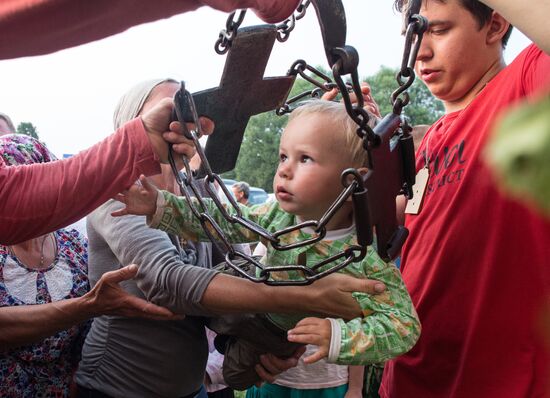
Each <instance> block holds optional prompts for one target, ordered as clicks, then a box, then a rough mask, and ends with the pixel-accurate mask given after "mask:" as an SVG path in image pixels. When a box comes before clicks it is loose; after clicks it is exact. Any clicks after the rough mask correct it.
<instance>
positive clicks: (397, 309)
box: [151, 191, 420, 365]
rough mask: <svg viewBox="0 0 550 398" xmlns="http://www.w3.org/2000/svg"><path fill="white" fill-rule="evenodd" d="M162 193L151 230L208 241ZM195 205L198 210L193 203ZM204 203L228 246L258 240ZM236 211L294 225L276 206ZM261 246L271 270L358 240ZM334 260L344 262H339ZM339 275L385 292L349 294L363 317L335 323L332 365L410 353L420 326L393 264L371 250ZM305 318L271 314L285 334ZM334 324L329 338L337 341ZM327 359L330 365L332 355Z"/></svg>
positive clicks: (283, 240)
mask: <svg viewBox="0 0 550 398" xmlns="http://www.w3.org/2000/svg"><path fill="white" fill-rule="evenodd" d="M162 194H163V198H164V203H162V202H163V201H162V198H160V204H161V205H160V207H159V209H157V215H159V217H157V216H156V218H158V219H153V221H152V223H151V226H152V227H154V228H159V229H161V230H164V231H166V232H169V233H173V234H176V235H180V236H182V237H184V238H185V239H188V240H192V241H201V240H207V239H208V237H207V235H206V233H205V232H204V230H203V229H202V226H201V224H200V221H199V220H197V219H196V218H195V217H194V216H193V213H192V212H191V210H190V208H189V206H188V204H187V201H186V199H185V198H183V197H178V196H175V195H173V194H171V193H169V192H166V191H162ZM193 201H194V204H195V205H197V202H196V199H193ZM204 201H205V203H206V204H207V207H208V213H209V214H210V215H211V216H212V217H213V218H214V219H215V221H216V222H217V223H218V224H219V225H220V227H221V228H222V230H223V231H224V233H225V234H226V237H227V238H228V239H229V240H230V241H231V242H232V243H243V242H256V241H258V240H259V237H258V236H257V235H256V234H255V233H254V232H252V231H250V230H248V229H246V228H243V227H242V226H240V225H238V224H231V223H229V222H228V221H227V220H226V219H225V218H224V217H223V216H222V214H221V212H220V211H219V209H217V208H216V206H215V204H214V202H213V201H212V200H210V199H204ZM226 209H227V210H228V212H230V213H231V212H234V210H233V209H232V208H231V206H227V207H226ZM240 209H241V212H242V215H243V217H244V218H246V219H248V220H251V221H253V222H255V223H256V224H258V225H260V226H261V227H262V228H265V229H266V230H267V231H269V232H270V233H274V232H275V231H279V230H281V229H284V228H286V227H289V226H292V225H295V224H296V223H297V219H296V216H294V215H292V214H289V213H286V212H285V211H283V210H282V209H281V208H280V206H279V203H278V202H276V201H275V202H271V203H266V204H262V205H255V206H251V207H246V206H240ZM160 214H161V215H160ZM311 237H312V235H309V234H307V233H305V232H304V231H303V230H297V231H294V232H292V233H289V234H285V235H282V236H281V237H280V244H281V245H285V244H288V243H292V242H297V241H303V240H306V239H310V238H311ZM263 243H264V244H265V246H266V247H267V254H266V256H265V257H264V259H263V260H262V261H263V262H264V263H265V264H268V265H269V266H283V265H295V264H299V263H300V264H302V265H303V264H304V263H305V264H306V265H308V266H312V265H315V264H317V263H319V262H320V261H321V260H322V259H325V258H327V257H329V256H332V255H334V254H337V253H340V252H342V251H343V250H345V249H346V248H348V247H350V246H353V245H357V240H356V236H355V234H350V235H347V236H346V237H345V238H343V239H338V240H334V241H331V240H321V241H319V242H317V243H314V244H312V245H307V246H305V247H300V248H297V249H291V250H285V251H278V250H275V249H273V248H272V247H271V245H270V244H269V243H266V242H263ZM337 261H342V259H340V260H337ZM332 265H334V263H329V264H327V265H325V266H324V268H321V270H322V269H326V268H328V267H330V266H332ZM338 272H340V273H343V274H347V275H351V276H355V277H359V278H369V279H375V280H379V281H381V282H383V283H384V284H385V285H386V291H385V292H384V293H382V294H377V295H370V294H366V293H360V292H355V293H353V297H354V298H355V299H356V300H357V302H358V303H359V305H360V306H361V308H362V310H363V317H362V318H355V319H352V320H351V321H348V322H345V321H344V320H342V319H338V320H336V322H337V326H339V329H340V333H339V335H340V340H339V342H338V341H336V342H335V343H336V344H337V345H336V347H337V352H338V354H337V358H335V357H334V358H332V360H334V361H335V362H336V363H339V364H343V365H364V364H370V363H379V362H383V361H385V360H387V359H390V358H393V357H396V356H398V355H401V354H403V353H405V352H407V351H408V350H410V349H411V348H412V347H413V346H414V344H415V343H416V340H417V339H418V337H419V335H420V322H419V320H418V316H417V314H416V311H415V309H414V307H413V305H412V302H411V298H410V297H409V293H408V292H407V289H406V288H405V285H404V283H403V280H402V279H401V274H400V272H399V270H398V269H397V268H396V267H395V266H394V265H393V264H392V263H386V262H384V261H383V260H382V259H381V258H380V257H379V256H378V254H377V253H376V250H374V249H373V248H372V247H369V248H368V249H367V254H366V256H365V258H364V259H363V260H362V261H360V262H356V263H353V262H352V263H350V264H349V265H348V266H347V267H345V268H343V269H342V270H340V271H338ZM272 275H273V278H281V279H289V280H296V279H302V276H301V273H300V271H285V272H281V273H278V272H277V273H274V274H272ZM305 316H307V315H303V314H302V315H289V314H269V317H270V318H271V320H272V321H273V322H274V323H275V324H276V325H278V326H279V327H281V328H283V329H285V330H288V329H291V328H292V327H294V325H295V324H296V322H298V321H299V320H300V319H302V318H304V317H305ZM334 325H335V323H334V322H333V338H334V337H335V333H334ZM336 334H338V333H336ZM332 346H333V342H331V351H332ZM338 347H339V349H338ZM329 360H331V358H330V356H329Z"/></svg>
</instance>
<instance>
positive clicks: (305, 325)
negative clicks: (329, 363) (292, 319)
mask: <svg viewBox="0 0 550 398" xmlns="http://www.w3.org/2000/svg"><path fill="white" fill-rule="evenodd" d="M331 335H332V328H331V325H330V321H329V320H328V319H321V318H304V319H302V320H301V321H300V322H298V323H297V324H296V326H295V327H294V328H293V329H290V330H289V331H288V335H287V338H288V341H290V342H292V343H302V344H312V345H316V346H318V347H319V349H318V350H317V351H316V352H315V353H314V354H313V355H310V356H308V357H305V358H304V362H305V363H314V362H317V361H318V360H320V359H323V358H326V357H327V356H328V350H329V347H330V338H331Z"/></svg>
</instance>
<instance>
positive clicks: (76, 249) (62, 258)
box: [0, 229, 90, 398]
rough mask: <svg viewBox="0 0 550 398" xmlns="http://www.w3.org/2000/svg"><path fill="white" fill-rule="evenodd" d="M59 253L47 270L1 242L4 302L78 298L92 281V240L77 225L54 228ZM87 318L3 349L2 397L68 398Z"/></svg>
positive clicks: (1, 302) (0, 277)
mask: <svg viewBox="0 0 550 398" xmlns="http://www.w3.org/2000/svg"><path fill="white" fill-rule="evenodd" d="M54 235H55V238H56V241H57V256H56V258H55V260H54V262H53V263H52V264H51V266H50V267H48V268H46V269H43V270H33V269H30V268H27V267H26V266H25V265H24V264H22V263H21V262H20V261H19V260H18V259H17V258H16V257H14V256H12V255H11V254H10V251H9V249H8V247H7V246H3V245H0V306H2V307H6V306H15V305H32V304H45V303H51V302H53V301H58V300H63V299H68V298H74V297H80V296H83V295H84V294H86V292H87V291H88V290H89V288H90V285H89V283H88V276H87V274H88V253H87V251H88V243H87V241H86V238H84V237H83V236H82V235H80V234H79V233H78V232H77V231H76V230H63V229H60V230H58V231H56V232H55V233H54ZM88 327H89V322H84V323H83V324H80V325H76V326H73V327H71V328H69V329H67V330H64V331H61V332H59V333H57V334H55V335H53V336H51V337H48V338H46V339H44V340H42V341H41V342H39V343H35V344H31V345H27V346H21V347H17V348H13V349H10V350H8V351H5V352H0V396H1V397H4V398H8V397H9V398H11V397H13V398H15V397H17V398H27V397H28V398H31V397H32V398H35V397H44V398H46V397H67V396H68V395H69V386H70V383H71V380H72V375H73V372H74V370H75V369H76V366H77V365H78V361H79V360H80V351H81V348H82V343H83V342H84V337H85V334H86V332H87V330H88Z"/></svg>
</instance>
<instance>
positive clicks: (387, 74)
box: [365, 66, 444, 125]
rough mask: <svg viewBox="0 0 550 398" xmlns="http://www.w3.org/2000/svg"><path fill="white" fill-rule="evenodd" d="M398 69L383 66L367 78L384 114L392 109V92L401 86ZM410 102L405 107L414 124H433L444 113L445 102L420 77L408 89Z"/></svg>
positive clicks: (405, 111)
mask: <svg viewBox="0 0 550 398" xmlns="http://www.w3.org/2000/svg"><path fill="white" fill-rule="evenodd" d="M396 74H397V69H392V68H388V67H385V66H383V67H381V68H380V70H379V71H378V72H377V73H375V74H374V75H372V76H369V77H367V78H366V79H365V81H366V82H368V83H369V85H370V86H371V89H372V95H373V97H374V100H375V101H376V102H377V103H378V105H379V106H380V113H382V116H384V115H386V114H388V113H390V112H391V111H392V104H391V94H392V93H393V92H394V91H395V90H396V89H397V88H398V87H399V86H398V84H397V80H396V78H395V76H396ZM408 93H409V95H410V103H409V105H407V106H406V107H405V109H404V113H405V115H406V116H408V117H409V118H410V122H411V124H412V125H415V124H433V123H434V122H435V121H436V120H437V119H439V118H440V117H441V116H442V115H443V113H444V109H443V103H442V102H441V101H439V100H438V99H437V98H435V97H434V96H433V95H432V94H431V93H430V90H428V88H427V87H426V86H425V85H424V83H422V82H421V81H420V80H419V79H416V80H415V81H414V83H413V85H412V86H411V87H410V88H409V89H408Z"/></svg>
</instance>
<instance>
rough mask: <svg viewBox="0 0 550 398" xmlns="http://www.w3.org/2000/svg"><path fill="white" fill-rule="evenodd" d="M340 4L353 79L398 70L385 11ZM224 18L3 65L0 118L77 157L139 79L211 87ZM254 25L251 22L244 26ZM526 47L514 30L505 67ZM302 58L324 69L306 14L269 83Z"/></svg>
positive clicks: (169, 23) (396, 21) (283, 46)
mask: <svg viewBox="0 0 550 398" xmlns="http://www.w3.org/2000/svg"><path fill="white" fill-rule="evenodd" d="M343 2H344V6H345V7H346V15H347V24H348V35H347V44H349V45H352V46H354V47H355V48H356V49H357V50H358V52H359V55H360V65H359V73H360V75H361V76H367V75H370V74H373V73H375V72H376V71H377V70H378V69H379V68H380V66H381V65H386V66H391V67H397V66H398V65H399V64H400V62H401V53H402V49H403V38H402V37H401V36H400V29H401V20H400V16H399V15H397V14H395V13H394V12H393V10H392V7H391V3H392V2H390V1H379V0H377V1H375V0H344V1H343ZM226 17H227V14H224V13H221V12H218V11H214V10H212V9H208V8H206V7H203V8H202V9H199V10H197V11H195V12H190V13H186V14H182V15H179V16H176V17H172V18H170V19H167V20H162V21H157V22H153V23H149V24H145V25H141V26H137V27H134V28H132V29H130V30H128V31H126V32H123V33H121V34H119V35H116V36H112V37H109V38H106V39H104V40H100V41H97V42H94V43H89V44H85V45H82V46H79V47H75V48H72V49H67V50H63V51H60V52H57V53H54V54H50V55H45V56H40V57H28V58H20V59H16V60H7V61H0V112H3V113H7V114H9V115H10V116H11V117H12V119H13V121H14V124H15V125H17V124H19V123H20V122H32V123H33V124H34V125H35V126H36V127H37V129H38V132H39V134H40V138H41V139H42V140H44V141H45V142H46V144H47V145H48V147H49V148H50V149H51V150H52V151H53V152H54V153H55V154H56V155H58V156H61V155H62V154H64V153H75V152H78V151H80V150H82V149H85V148H87V147H89V146H91V145H93V144H94V143H95V142H97V141H99V140H100V139H101V138H103V137H105V136H107V135H109V134H110V133H112V130H113V128H112V114H113V109H114V107H115V105H116V103H117V102H118V99H119V98H120V96H121V95H122V94H123V93H124V92H125V91H126V90H127V89H128V88H130V87H131V86H132V85H134V84H135V83H137V82H139V81H141V80H145V79H150V78H158V77H173V78H175V79H178V80H185V81H186V84H187V88H188V90H190V91H191V92H193V91H198V90H202V89H206V88H209V87H213V86H217V85H218V82H219V79H220V76H221V73H222V70H223V64H224V61H225V57H224V56H220V55H218V54H216V53H215V52H214V49H213V45H214V42H215V40H216V39H217V36H218V32H219V31H220V29H221V28H223V27H224V26H225V20H226ZM258 23H260V21H259V20H258V19H256V18H255V17H254V16H253V15H252V14H251V13H249V14H248V15H247V16H246V18H245V20H244V23H243V26H248V25H255V24H258ZM528 43H529V41H528V40H527V39H526V38H525V37H524V36H523V35H521V34H520V33H519V32H517V31H515V32H514V34H513V35H512V38H511V42H510V44H509V46H508V49H507V51H506V60H507V62H510V61H511V60H512V59H513V58H514V57H515V56H516V55H517V54H518V53H519V52H520V51H521V50H522V49H523V48H525V47H526V46H527V44H528ZM299 58H301V59H304V60H306V61H307V62H308V63H309V64H312V65H323V66H325V67H328V64H327V61H326V58H325V56H324V50H323V45H322V40H321V35H320V32H319V27H318V25H317V19H316V16H315V12H314V10H313V9H312V8H310V9H308V13H307V16H306V18H304V19H302V20H300V21H297V26H296V29H295V30H294V31H293V32H292V34H291V37H290V39H289V40H288V41H287V42H286V43H278V42H276V44H275V48H274V50H273V53H272V54H271V58H270V63H269V64H268V67H267V71H266V76H277V75H284V74H286V71H287V69H288V68H289V66H290V65H291V64H292V62H294V61H295V60H296V59H299Z"/></svg>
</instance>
